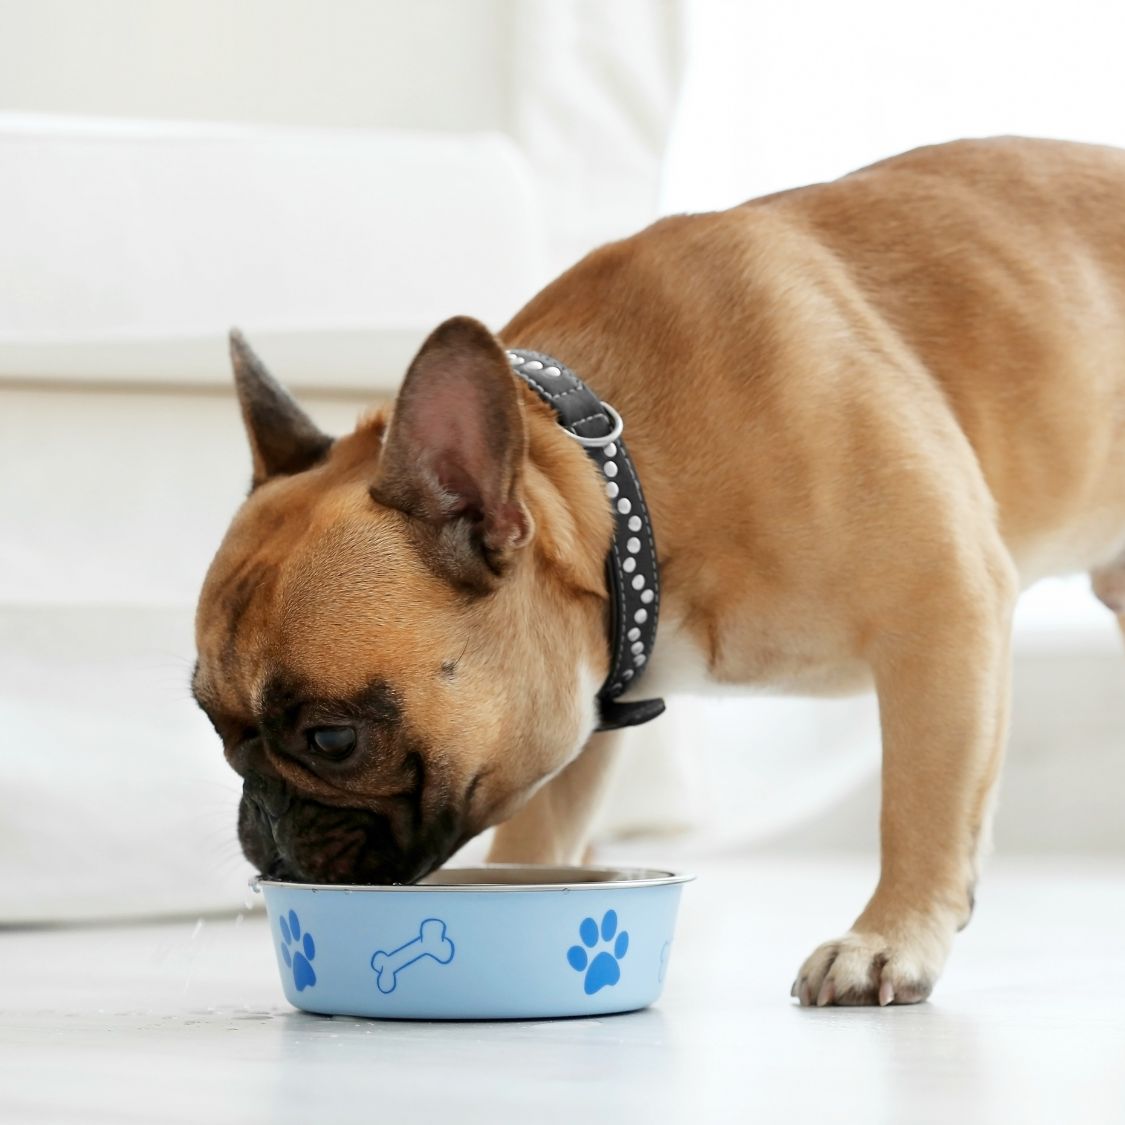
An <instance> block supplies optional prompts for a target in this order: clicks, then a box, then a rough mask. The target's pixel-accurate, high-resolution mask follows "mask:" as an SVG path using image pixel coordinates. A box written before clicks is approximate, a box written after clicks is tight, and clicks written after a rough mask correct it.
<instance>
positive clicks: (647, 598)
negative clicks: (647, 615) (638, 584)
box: [641, 590, 654, 605]
mask: <svg viewBox="0 0 1125 1125" xmlns="http://www.w3.org/2000/svg"><path fill="white" fill-rule="evenodd" d="M653 596H654V595H653V592H652V591H651V590H642V591H641V601H642V602H644V603H645V605H648V603H649V602H651V601H652V599H653Z"/></svg>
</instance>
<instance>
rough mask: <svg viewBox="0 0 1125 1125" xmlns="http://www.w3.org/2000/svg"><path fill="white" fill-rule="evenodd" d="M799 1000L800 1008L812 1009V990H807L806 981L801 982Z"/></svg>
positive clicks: (807, 983) (807, 984)
mask: <svg viewBox="0 0 1125 1125" xmlns="http://www.w3.org/2000/svg"><path fill="white" fill-rule="evenodd" d="M800 1000H801V1007H802V1008H811V1007H812V989H811V988H809V982H808V981H807V980H805V981H801V995H800Z"/></svg>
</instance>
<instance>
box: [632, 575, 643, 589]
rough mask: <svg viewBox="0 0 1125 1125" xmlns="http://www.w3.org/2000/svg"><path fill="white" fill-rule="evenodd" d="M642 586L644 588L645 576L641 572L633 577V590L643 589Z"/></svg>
mask: <svg viewBox="0 0 1125 1125" xmlns="http://www.w3.org/2000/svg"><path fill="white" fill-rule="evenodd" d="M644 588H645V576H644V575H643V574H638V575H636V576H635V577H634V578H633V589H634V590H643V589H644Z"/></svg>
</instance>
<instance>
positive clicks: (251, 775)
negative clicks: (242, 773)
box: [242, 770, 293, 822]
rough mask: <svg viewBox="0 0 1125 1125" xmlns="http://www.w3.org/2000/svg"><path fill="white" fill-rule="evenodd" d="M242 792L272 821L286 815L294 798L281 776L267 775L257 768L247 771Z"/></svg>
mask: <svg viewBox="0 0 1125 1125" xmlns="http://www.w3.org/2000/svg"><path fill="white" fill-rule="evenodd" d="M242 792H243V794H244V795H245V797H246V799H247V800H248V801H250V802H252V803H253V804H255V805H257V807H258V808H259V809H261V810H262V812H263V813H265V815H266V817H267V818H268V819H269V820H270V821H271V822H276V821H277V820H279V819H280V818H281V817H282V816H284V815H285V813H286V812H287V811H288V809H289V806H290V804H291V803H292V800H293V797H292V795H291V794H290V793H289V791H288V790H287V789H286V788H285V785H284V783H283V782H282V781H281V780H280V778H276V777H265V776H263V775H262V774H260V773H258V772H257V771H256V770H250V771H248V772H247V774H246V777H245V778H244V779H243V782H242Z"/></svg>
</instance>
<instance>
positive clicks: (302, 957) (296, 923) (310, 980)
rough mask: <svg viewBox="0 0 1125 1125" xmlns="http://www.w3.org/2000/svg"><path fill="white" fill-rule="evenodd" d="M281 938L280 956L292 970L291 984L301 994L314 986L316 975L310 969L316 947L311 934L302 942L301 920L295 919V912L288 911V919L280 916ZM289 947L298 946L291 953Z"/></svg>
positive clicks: (311, 968) (306, 935)
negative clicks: (282, 939) (282, 940)
mask: <svg viewBox="0 0 1125 1125" xmlns="http://www.w3.org/2000/svg"><path fill="white" fill-rule="evenodd" d="M281 936H282V937H283V938H284V939H285V941H284V942H283V943H282V945H281V956H282V958H283V959H284V960H285V964H286V965H288V966H289V968H291V969H292V970H293V983H294V984H295V985H296V986H297V991H298V992H302V991H304V990H305V989H306V988H312V986H313V985H314V984H316V973H315V972H314V971H313V967H312V962H313V960H314V959H315V957H316V945H315V944H314V943H313V937H312V934H305V936H304V939H303V940H302V938H301V920H300V918H298V917H297V911H295V910H290V911H289V915H288V917H287V916H286V915H284V914H282V916H281ZM291 945H298V948H297V949H295V950H293V951H292V952H291V951H290V948H289V947H290V946H291Z"/></svg>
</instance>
